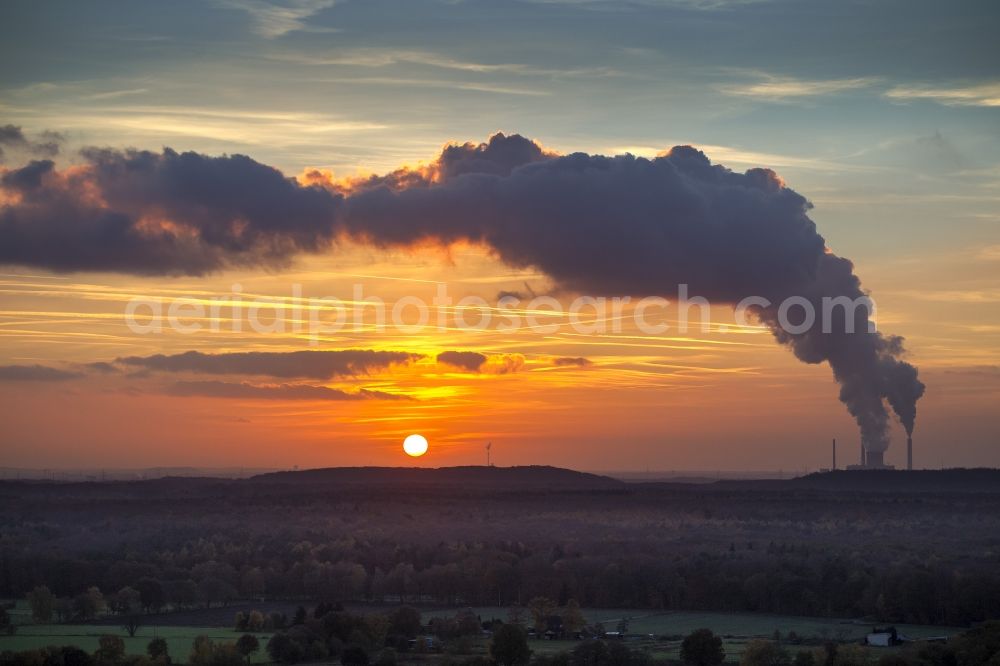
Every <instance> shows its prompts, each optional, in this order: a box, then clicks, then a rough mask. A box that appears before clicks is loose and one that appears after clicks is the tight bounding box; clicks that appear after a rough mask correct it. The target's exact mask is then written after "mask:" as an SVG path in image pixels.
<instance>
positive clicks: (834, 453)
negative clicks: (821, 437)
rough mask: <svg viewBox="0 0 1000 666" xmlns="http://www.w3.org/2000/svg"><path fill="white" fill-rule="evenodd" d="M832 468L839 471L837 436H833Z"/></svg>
mask: <svg viewBox="0 0 1000 666" xmlns="http://www.w3.org/2000/svg"><path fill="white" fill-rule="evenodd" d="M831 469H832V470H833V471H837V438H836V437H834V438H833V467H831Z"/></svg>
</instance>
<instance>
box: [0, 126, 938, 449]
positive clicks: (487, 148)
mask: <svg viewBox="0 0 1000 666" xmlns="http://www.w3.org/2000/svg"><path fill="white" fill-rule="evenodd" d="M83 158H84V163H83V164H82V165H80V166H77V167H72V168H68V169H63V170H58V169H56V168H55V165H54V164H53V162H52V161H50V160H40V161H34V162H31V163H29V164H27V165H26V166H24V167H22V168H20V169H13V170H8V171H6V172H4V173H3V175H2V178H0V188H2V190H0V201H3V202H4V203H3V207H2V209H0V263H12V264H20V265H25V266H35V267H41V268H47V269H50V270H56V271H77V270H104V271H107V270H114V271H121V272H127V273H154V274H156V273H162V274H173V273H186V274H201V273H205V272H208V271H213V270H219V269H222V268H226V267H230V266H281V265H284V264H287V263H288V262H289V261H291V260H292V259H293V258H294V256H295V255H296V254H298V253H302V252H319V251H324V250H328V249H329V248H330V247H331V246H332V245H334V244H335V243H336V242H337V241H338V240H341V239H349V240H351V241H354V242H362V243H366V244H368V245H371V246H375V247H392V246H411V245H415V244H421V243H428V242H432V243H440V244H449V243H453V242H457V241H466V242H472V243H478V244H482V245H484V246H487V247H488V248H490V249H491V250H492V251H493V252H494V253H495V254H496V255H497V256H498V257H499V258H500V259H501V260H502V261H503V262H505V263H507V264H509V265H510V266H513V267H518V268H528V267H531V268H534V269H536V270H540V271H542V272H544V273H545V274H547V275H548V276H549V278H550V279H551V280H552V281H553V283H555V285H556V286H557V287H558V288H560V289H563V290H565V291H572V292H579V293H586V294H593V295H633V296H645V295H668V294H673V293H677V289H676V288H677V285H679V284H687V285H689V289H690V293H691V294H693V295H699V296H704V297H707V298H709V299H712V300H715V301H717V302H727V303H736V302H738V301H739V300H741V299H742V298H744V297H747V296H751V295H753V296H762V297H765V298H767V299H769V300H770V301H771V302H772V303H779V302H781V301H782V300H784V299H786V298H788V297H801V298H805V299H807V300H808V301H809V302H810V303H811V304H812V305H813V307H814V310H815V311H816V312H821V311H822V302H823V300H824V299H826V298H842V297H843V298H847V299H849V300H854V299H858V298H863V297H864V296H865V292H864V290H863V289H862V287H861V281H860V279H859V278H858V277H857V276H856V275H855V274H854V270H853V265H852V263H851V262H850V261H849V260H848V259H845V258H843V257H839V256H837V255H835V254H833V253H832V252H829V251H828V250H827V248H826V243H825V240H824V239H823V237H822V236H821V235H820V234H819V233H818V231H817V229H816V225H815V224H814V223H813V222H812V220H811V219H810V218H809V216H808V211H809V209H810V208H811V205H810V204H809V202H808V201H806V199H805V198H804V197H802V196H801V195H800V194H798V193H797V192H795V191H794V190H791V189H790V188H788V187H786V186H785V185H784V183H783V182H782V180H781V179H780V178H779V177H778V176H777V174H775V173H774V172H773V171H771V170H769V169H760V168H755V169H749V170H747V171H745V172H743V173H737V172H734V171H730V170H729V169H726V168H725V167H723V166H720V165H717V164H712V163H711V162H710V161H709V159H708V158H707V157H706V156H705V155H704V154H703V153H701V152H700V151H698V150H696V149H694V148H691V147H689V146H677V147H674V148H673V149H671V150H670V151H668V152H666V153H664V154H662V155H660V156H659V157H656V158H653V159H645V158H639V157H634V156H632V155H619V156H614V157H608V156H603V155H589V154H585V153H574V154H570V155H555V154H552V153H550V152H546V151H545V150H543V149H542V148H541V147H540V146H539V145H538V144H536V143H534V142H532V141H530V140H528V139H525V138H524V137H520V136H517V135H514V136H504V135H502V134H498V135H496V136H494V137H492V138H491V139H490V140H489V141H488V142H487V143H483V144H471V143H466V144H462V145H453V146H449V147H447V148H446V149H445V150H444V151H443V152H442V153H441V155H440V156H439V157H438V159H437V160H436V161H435V162H433V163H432V164H430V165H428V166H427V167H424V168H420V169H401V170H398V171H395V172H392V173H389V174H386V175H384V176H376V177H372V178H369V179H363V180H357V179H355V180H351V181H343V182H336V181H333V180H332V179H329V178H326V177H324V176H323V175H322V174H316V173H314V174H311V175H307V177H306V178H304V181H303V182H299V181H296V180H293V179H289V178H286V177H285V176H284V175H283V174H281V173H280V172H279V171H277V170H275V169H273V168H271V167H268V166H266V165H263V164H260V163H258V162H255V161H254V160H252V159H250V158H248V157H245V156H240V155H233V156H223V157H208V156H205V155H200V154H197V153H177V152H174V151H172V150H169V149H165V150H163V151H162V152H161V153H153V152H148V151H135V150H128V151H114V150H87V151H84V153H83ZM758 315H759V317H760V319H761V321H763V322H764V323H765V324H767V325H768V326H769V327H770V328H771V330H772V331H773V333H774V336H775V338H776V339H777V341H778V342H780V343H782V344H784V345H787V346H789V347H790V348H791V349H792V351H793V353H794V354H795V355H796V357H798V358H799V359H800V360H802V361H804V362H806V363H822V362H828V363H829V364H830V366H831V368H832V369H833V373H834V376H835V378H836V380H837V381H838V382H839V384H840V387H841V390H840V398H841V400H842V401H843V402H844V404H845V405H846V406H847V409H848V410H849V412H850V413H851V414H852V415H853V416H854V417H855V419H856V421H857V423H858V425H859V428H860V430H861V435H862V438H863V440H864V442H865V445H866V447H868V448H869V450H871V451H882V450H884V449H885V448H886V446H887V445H888V440H887V428H888V419H889V412H888V411H887V408H886V403H888V404H889V406H890V407H891V409H892V410H893V412H894V413H895V414H896V416H897V417H898V418H899V419H900V421H901V422H902V424H903V425H904V427H905V428H906V430H907V431H908V432H909V431H912V428H913V424H914V419H915V417H916V402H917V400H918V399H919V397H920V396H921V395H922V393H923V390H924V386H923V384H922V383H921V382H920V381H919V379H918V378H917V370H916V368H914V367H913V366H912V365H910V364H908V363H907V362H906V361H905V360H903V357H904V354H905V351H904V347H903V341H902V339H900V338H898V337H894V336H884V335H882V334H881V333H877V332H869V320H868V313H867V312H866V311H865V310H864V309H855V310H853V312H852V313H851V314H850V315H848V314H847V313H846V312H845V311H841V313H840V315H839V317H840V320H839V321H837V320H836V318H834V321H833V327H832V331H833V332H830V333H825V332H823V330H821V328H820V326H819V324H818V323H817V324H816V325H815V326H811V327H807V330H804V331H803V332H799V333H796V334H791V333H788V332H787V331H786V330H785V329H784V328H783V327H782V326H781V325H779V317H778V311H777V307H776V306H771V307H765V308H761V309H759V311H758ZM848 317H850V323H851V324H853V329H850V328H848V327H847V326H846V324H847V323H848ZM849 330H853V331H855V332H848V331H849ZM199 362H200V361H199ZM463 362H464V363H469V361H468V360H467V359H463ZM466 367H467V366H466ZM479 367H480V368H482V367H484V366H479Z"/></svg>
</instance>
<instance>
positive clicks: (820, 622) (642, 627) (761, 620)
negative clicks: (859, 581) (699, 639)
mask: <svg viewBox="0 0 1000 666" xmlns="http://www.w3.org/2000/svg"><path fill="white" fill-rule="evenodd" d="M472 611H473V612H474V613H476V614H477V615H479V616H480V617H482V618H483V619H484V620H487V619H489V618H493V617H495V618H499V619H501V620H506V619H507V609H506V608H496V607H482V608H473V609H472ZM455 612H456V611H455V610H454V609H450V610H438V611H425V612H424V617H425V618H429V617H434V616H441V615H454V614H455ZM583 614H584V616H585V617H586V618H587V622H590V623H594V622H602V623H604V627H605V629H607V630H608V631H613V630H614V629H615V625H616V624H617V622H618V620H620V619H622V618H626V619H628V620H629V629H628V631H629V633H630V634H647V635H648V634H652V635H653V636H656V637H659V636H678V635H686V634H689V633H691V632H692V631H694V630H695V629H700V628H702V627H707V628H709V629H711V630H712V631H714V632H715V633H717V634H719V635H721V636H728V637H733V638H741V639H742V638H771V637H772V636H773V635H774V632H775V631H776V630H777V631H780V632H781V635H782V636H786V635H787V634H788V633H789V632H790V631H794V632H795V633H796V634H798V635H799V636H800V637H803V638H822V639H827V638H829V639H831V640H839V641H856V640H859V639H861V638H862V637H863V636H864V635H865V634H867V633H868V632H869V631H871V628H872V625H871V624H868V623H858V622H855V621H851V620H841V619H830V618H813V617H795V616H786V615H765V614H758V613H702V612H688V611H661V612H657V611H649V610H628V609H626V610H622V609H594V608H589V609H584V610H583ZM896 628H897V629H898V630H899V631H900V633H902V634H905V635H906V636H909V637H911V638H926V637H929V636H950V635H952V634H956V633H959V632H961V631H963V630H962V629H960V628H955V627H937V626H925V625H910V624H897V625H896Z"/></svg>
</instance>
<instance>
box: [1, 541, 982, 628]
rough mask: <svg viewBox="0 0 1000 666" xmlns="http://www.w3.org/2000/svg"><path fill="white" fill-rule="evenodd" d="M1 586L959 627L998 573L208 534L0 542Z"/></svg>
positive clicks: (925, 564)
mask: <svg viewBox="0 0 1000 666" xmlns="http://www.w3.org/2000/svg"><path fill="white" fill-rule="evenodd" d="M598 550H599V551H602V552H594V551H598ZM647 550H648V549H647ZM637 551H638V552H637ZM0 595H2V596H7V597H19V598H25V597H28V598H29V600H32V599H33V601H32V608H33V610H34V615H35V620H36V621H38V622H48V621H70V620H90V619H93V618H94V617H96V616H98V615H100V614H101V613H103V612H111V613H132V612H136V610H139V611H141V612H144V613H151V612H160V611H163V610H168V609H175V610H176V609H187V608H193V607H199V606H201V607H206V606H212V605H225V604H228V603H231V602H233V601H236V600H245V599H263V598H266V599H270V600H278V599H284V600H296V601H297V600H312V601H317V600H321V599H335V600H338V601H341V602H377V603H384V602H388V603H430V602H433V603H437V604H442V605H450V606H508V605H511V604H516V603H518V602H521V603H524V602H526V601H527V600H528V599H531V598H534V597H540V596H541V597H548V598H551V599H553V600H555V601H556V602H557V603H558V604H559V605H565V604H566V602H567V601H568V600H569V599H571V598H572V599H576V600H578V601H579V603H580V604H581V605H582V606H584V607H595V608H649V609H658V610H711V611H734V612H735V611H742V612H747V611H749V612H755V611H756V612H768V613H778V614H789V615H811V616H842V617H858V616H866V617H872V618H875V619H877V620H878V621H880V622H898V623H904V622H905V623H916V624H948V625H968V624H969V623H972V622H976V621H982V620H986V619H990V618H996V617H1000V569H998V568H996V566H995V565H994V566H988V565H986V564H982V565H974V564H968V565H965V566H962V567H959V566H955V565H954V564H952V563H946V562H945V561H943V560H938V558H935V557H933V556H927V557H926V559H924V560H922V559H920V558H917V557H915V556H913V555H911V556H910V557H908V558H906V559H902V560H900V561H896V562H884V561H878V560H876V559H875V558H873V557H872V555H871V554H869V553H865V552H853V553H851V552H848V553H833V554H831V553H829V552H822V551H820V550H819V549H816V548H810V547H806V546H790V545H778V544H754V543H752V542H747V543H741V544H730V545H729V546H728V547H725V548H720V549H718V551H717V552H714V553H713V552H697V553H683V552H670V551H666V552H642V551H641V550H639V549H636V548H631V547H630V546H629V544H621V545H620V546H614V545H610V546H609V545H604V546H602V547H601V548H596V547H594V548H587V552H583V551H582V550H577V549H575V548H567V547H564V546H562V545H555V546H550V547H537V546H536V547H529V546H526V545H524V544H521V543H499V544H484V543H465V542H457V543H438V544H435V545H432V546H431V545H416V544H405V543H403V544H400V543H394V542H391V541H386V542H370V541H361V540H355V539H341V540H338V541H333V542H329V541H326V542H312V541H299V542H295V543H288V542H285V541H282V540H277V539H273V538H269V537H251V536H247V537H245V538H242V539H240V540H233V539H230V538H227V537H225V536H222V535H217V536H215V537H212V538H201V539H197V540H194V541H190V542H188V543H184V544H182V545H181V546H180V547H179V548H177V549H176V550H171V549H161V550H156V551H152V552H143V551H139V550H133V551H131V552H128V553H91V554H89V555H88V556H87V557H73V556H58V555H53V554H48V555H40V554H37V553H25V552H23V551H22V552H12V551H11V549H6V548H5V549H2V550H0Z"/></svg>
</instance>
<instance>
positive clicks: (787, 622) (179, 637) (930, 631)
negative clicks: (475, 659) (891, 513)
mask: <svg viewBox="0 0 1000 666" xmlns="http://www.w3.org/2000/svg"><path fill="white" fill-rule="evenodd" d="M355 610H356V611H361V609H360V608H359V609H355ZM458 610H459V609H454V608H449V609H436V610H424V611H423V612H422V614H423V618H424V621H425V622H426V621H427V620H428V619H430V618H432V617H435V616H451V615H454V614H455V613H456V612H457V611H458ZM472 611H473V612H475V613H476V614H477V615H479V616H480V617H482V618H483V619H484V620H489V619H490V618H499V619H502V620H506V618H507V609H506V608H496V607H480V608H473V609H472ZM362 612H363V611H362ZM10 613H11V617H12V619H13V620H14V623H15V624H17V625H18V627H17V633H16V634H15V635H13V636H0V651H2V650H15V651H16V650H28V649H33V648H39V647H45V646H48V645H75V646H77V647H79V648H81V649H83V650H86V651H88V652H93V651H94V650H95V649H97V641H98V639H99V638H100V636H102V635H104V634H114V635H116V636H121V637H122V638H123V640H124V641H125V648H126V651H127V652H129V653H130V654H140V653H145V651H146V645H147V644H148V643H149V641H150V640H151V639H152V638H153V637H154V636H160V637H163V638H165V639H166V640H167V643H168V644H169V646H170V655H171V657H172V658H173V660H174V662H175V663H185V662H186V661H187V657H188V654H189V653H190V651H191V645H192V643H193V642H194V638H195V636H198V635H205V636H208V637H209V638H211V639H212V640H214V641H217V642H223V641H234V640H236V639H237V638H238V637H239V635H240V634H239V633H238V632H236V631H233V630H231V629H227V628H224V627H221V628H220V627H205V626H190V627H189V626H159V627H154V626H143V627H141V628H140V629H139V631H138V632H137V633H136V636H135V637H134V638H130V637H129V636H128V635H127V634H126V632H125V631H124V630H122V629H121V628H119V627H116V626H113V625H105V626H101V625H94V624H83V625H76V624H48V625H36V624H30V615H29V613H28V609H27V604H26V603H25V602H23V601H19V602H18V603H17V605H16V608H15V609H13V610H12V611H10ZM583 613H584V616H585V617H586V619H587V621H588V622H589V623H595V622H602V623H604V625H605V627H606V628H607V629H608V630H614V629H615V626H616V625H617V623H618V621H619V620H621V619H623V618H624V619H628V624H629V633H630V634H640V635H643V636H642V637H641V638H637V639H630V640H629V645H630V646H631V647H636V648H641V649H644V650H647V651H649V652H650V654H651V655H652V656H653V657H654V658H660V659H662V658H667V657H669V658H677V657H678V656H679V650H680V640H679V639H678V638H677V637H680V636H684V635H687V634H689V633H691V632H692V631H693V630H695V629H699V628H701V627H707V628H709V629H711V630H712V631H714V632H715V633H716V634H719V635H720V636H722V637H723V640H724V643H725V649H726V654H727V655H728V658H729V660H730V661H738V658H739V655H740V654H741V653H742V652H743V649H744V647H745V646H746V644H747V642H749V641H750V640H752V639H753V638H771V637H772V636H773V635H774V632H775V631H776V630H777V631H779V632H780V633H781V635H782V636H787V635H788V634H789V632H791V631H794V632H795V633H796V634H798V635H799V636H800V637H802V638H807V639H811V638H818V639H832V640H837V641H858V640H860V639H861V638H862V637H863V636H864V635H865V634H866V633H867V632H868V631H870V629H871V625H869V624H862V623H857V622H853V621H849V620H838V619H828V618H809V617H795V616H781V615H762V614H755V613H703V612H683V611H677V612H650V611H649V610H622V609H584V611H583ZM897 628H898V629H899V631H900V632H901V633H903V634H905V635H907V636H909V637H911V638H926V637H930V636H947V635H952V634H955V633H958V632H960V631H962V630H961V629H958V628H950V627H936V626H923V625H897ZM664 637H669V638H664ZM258 638H259V639H260V642H261V648H262V649H261V652H260V653H258V654H257V655H256V657H255V659H254V663H266V660H267V658H266V655H265V654H264V650H263V647H264V646H265V645H266V644H267V641H268V639H269V638H270V635H269V634H258ZM576 645H578V643H577V642H576V641H545V640H532V641H531V649H532V650H533V651H534V652H535V653H536V654H551V653H556V652H561V651H568V650H572V649H573V648H574V647H576ZM796 649H800V648H797V647H795V646H791V650H792V651H794V650H796ZM801 649H805V648H801ZM476 651H477V652H480V653H485V651H486V644H485V642H484V643H483V644H482V645H477V646H476ZM428 656H429V655H428ZM430 661H434V659H433V658H431V659H430Z"/></svg>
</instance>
